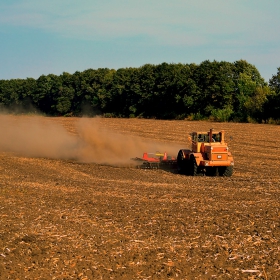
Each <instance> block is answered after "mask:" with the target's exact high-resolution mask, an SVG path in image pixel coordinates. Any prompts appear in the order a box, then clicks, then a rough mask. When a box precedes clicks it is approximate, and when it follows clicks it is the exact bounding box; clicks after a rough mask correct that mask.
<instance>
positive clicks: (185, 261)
mask: <svg viewBox="0 0 280 280" xmlns="http://www.w3.org/2000/svg"><path fill="white" fill-rule="evenodd" d="M15 118H32V117H15ZM78 121H79V120H78V119H76V118H45V119H44V122H49V123H55V124H56V125H62V126H63V127H65V128H66V130H67V131H68V133H70V134H71V135H77V133H78V132H77V131H78V129H77V128H76V123H77V122H78ZM87 121H89V123H90V122H93V121H94V120H93V119H90V120H87ZM98 122H99V123H100V125H101V127H102V128H104V129H106V130H109V131H111V133H112V134H110V135H109V136H108V137H111V138H110V139H111V141H114V139H115V137H113V136H114V133H121V134H122V135H125V137H124V138H122V140H123V139H126V138H127V139H129V138H130V137H131V136H133V137H138V138H139V137H140V138H141V139H144V140H145V141H146V140H149V141H152V142H154V143H156V144H158V146H159V147H161V146H162V144H163V146H164V145H167V146H170V147H173V146H174V147H176V149H177V146H181V147H182V148H185V147H188V146H189V144H188V143H187V134H188V133H189V132H192V131H195V130H209V128H211V127H213V128H214V129H217V130H219V129H225V130H226V140H227V141H228V143H229V146H230V149H231V151H232V153H233V155H234V158H235V171H234V174H233V176H232V177H230V178H223V177H204V176H199V177H188V176H182V175H179V174H175V173H172V172H168V171H164V170H142V169H136V168H135V167H132V166H128V165H123V164H122V165H117V164H106V163H99V162H98V161H97V163H96V162H88V161H81V160H79V159H75V160H73V159H67V158H66V159H53V158H47V157H27V156H23V155H20V154H19V153H17V154H14V153H12V152H11V151H10V152H1V153H0V199H1V204H0V278H1V279H24V278H25V277H26V279H277V278H278V277H279V275H280V243H279V237H280V236H279V235H280V223H279V220H280V212H279V206H280V200H279V187H280V184H279V183H280V174H279V173H280V172H279V170H280V168H279V162H280V161H279V160H280V148H279V147H280V139H279V132H280V129H279V126H273V125H257V124H236V123H209V122H188V121H160V120H143V119H99V120H98ZM95 133H96V132H95ZM112 135H113V136H112ZM229 136H232V137H233V139H232V140H229ZM53 137H56V136H55V135H53ZM123 141H125V140H123ZM117 144H118V143H117ZM123 144H124V143H122V144H121V145H120V146H121V147H125V145H123ZM178 144H179V145H178ZM174 150H175V148H174ZM142 152H143V151H141V150H135V156H141V154H142ZM126 153H127V151H126V150H125V149H124V150H123V154H126ZM128 156H129V153H128ZM93 161H94V160H93Z"/></svg>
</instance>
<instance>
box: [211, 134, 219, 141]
mask: <svg viewBox="0 0 280 280" xmlns="http://www.w3.org/2000/svg"><path fill="white" fill-rule="evenodd" d="M212 140H213V142H221V134H220V133H217V134H214V133H213V134H212Z"/></svg>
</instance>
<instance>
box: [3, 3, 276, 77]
mask: <svg viewBox="0 0 280 280" xmlns="http://www.w3.org/2000/svg"><path fill="white" fill-rule="evenodd" d="M279 12H280V1H279V0H267V1H264V0H211V1H210V0H173V1H170V0H168V1H167V0H79V1H77V0H1V3H0V42H1V45H0V46H1V47H0V79H14V78H27V77H33V78H36V79H37V78H38V77H39V76H40V75H42V74H44V75H47V74H50V73H52V74H56V75H60V74H61V73H62V72H68V73H71V74H72V73H74V72H76V71H84V70H86V69H88V68H93V69H97V68H105V67H108V68H113V69H118V68H123V67H140V66H142V65H144V64H147V63H151V64H160V63H162V62H167V63H196V64H199V63H201V62H202V61H204V60H210V61H213V60H217V61H221V60H224V61H228V62H234V61H236V60H239V59H245V60H247V61H248V62H249V63H251V64H253V65H255V66H256V67H257V69H258V70H259V71H260V73H261V75H262V77H263V78H265V80H266V81H268V80H269V79H270V78H271V77H272V75H275V74H276V73H277V68H278V67H280V31H279V30H280V16H279Z"/></svg>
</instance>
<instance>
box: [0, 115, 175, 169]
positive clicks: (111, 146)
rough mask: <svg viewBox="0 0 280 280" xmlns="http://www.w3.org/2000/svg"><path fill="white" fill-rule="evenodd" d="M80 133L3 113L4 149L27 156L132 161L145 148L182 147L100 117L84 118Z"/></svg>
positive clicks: (169, 149)
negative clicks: (104, 121) (139, 134)
mask: <svg viewBox="0 0 280 280" xmlns="http://www.w3.org/2000/svg"><path fill="white" fill-rule="evenodd" d="M76 131H77V133H70V132H68V131H67V130H66V128H65V127H64V126H62V125H60V124H58V123H55V122H53V121H52V120H50V119H48V118H44V117H39V116H32V117H28V116H20V117H18V116H12V115H0V151H2V152H11V153H14V154H16V155H19V156H25V157H44V158H52V159H72V160H77V161H79V162H87V163H99V164H110V165H127V164H130V165H131V164H132V161H131V158H134V157H136V156H138V157H141V156H142V153H143V152H156V151H161V152H164V151H167V152H169V153H171V154H173V155H176V153H177V151H178V147H176V146H174V144H172V145H171V144H165V143H161V142H156V141H148V140H146V139H143V138H140V137H133V136H130V135H126V134H121V133H117V132H116V131H113V130H110V129H108V128H104V127H103V126H102V123H101V122H100V119H99V118H91V119H88V118H81V119H80V120H79V121H78V122H77V126H76Z"/></svg>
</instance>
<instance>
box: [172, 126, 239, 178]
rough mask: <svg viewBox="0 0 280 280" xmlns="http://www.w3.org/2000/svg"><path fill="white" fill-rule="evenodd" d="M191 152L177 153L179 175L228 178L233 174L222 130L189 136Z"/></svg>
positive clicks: (231, 161)
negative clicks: (199, 174)
mask: <svg viewBox="0 0 280 280" xmlns="http://www.w3.org/2000/svg"><path fill="white" fill-rule="evenodd" d="M190 140H191V142H192V150H185V149H182V150H180V151H179V152H178V156H177V168H178V172H179V173H180V174H186V175H191V176H196V175H197V174H198V173H205V174H206V175H212V176H214V175H220V176H226V177H229V176H231V175H232V173H233V166H234V161H233V157H232V155H231V153H230V152H229V151H228V145H227V143H226V142H225V133H224V130H221V131H219V132H214V131H213V129H210V132H193V133H191V134H190Z"/></svg>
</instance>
